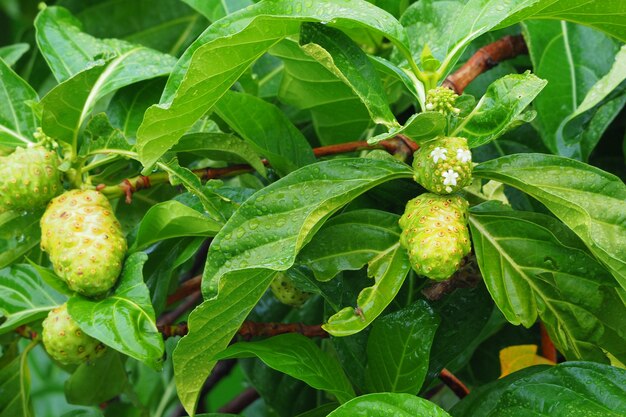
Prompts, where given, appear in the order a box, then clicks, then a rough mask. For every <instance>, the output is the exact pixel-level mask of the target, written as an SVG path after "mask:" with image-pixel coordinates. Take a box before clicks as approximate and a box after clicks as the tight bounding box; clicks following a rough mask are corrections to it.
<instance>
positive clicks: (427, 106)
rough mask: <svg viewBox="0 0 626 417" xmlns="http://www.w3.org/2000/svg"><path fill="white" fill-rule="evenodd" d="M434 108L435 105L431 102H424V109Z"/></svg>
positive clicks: (430, 109)
mask: <svg viewBox="0 0 626 417" xmlns="http://www.w3.org/2000/svg"><path fill="white" fill-rule="evenodd" d="M434 108H435V105H434V104H433V103H430V102H429V103H426V110H428V111H432V110H433V109H434Z"/></svg>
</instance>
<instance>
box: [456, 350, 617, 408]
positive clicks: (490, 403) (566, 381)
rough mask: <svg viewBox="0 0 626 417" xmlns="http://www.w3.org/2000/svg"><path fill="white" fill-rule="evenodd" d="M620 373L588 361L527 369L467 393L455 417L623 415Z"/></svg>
mask: <svg viewBox="0 0 626 417" xmlns="http://www.w3.org/2000/svg"><path fill="white" fill-rule="evenodd" d="M624 391H626V371H625V370H623V369H618V368H615V367H612V366H608V365H601V364H597V363H591V362H566V363H562V364H559V365H557V366H553V367H545V366H533V367H531V368H526V369H524V370H522V371H519V372H515V373H513V374H511V375H509V376H507V377H505V378H502V379H499V380H497V381H494V382H492V383H491V384H487V385H485V386H482V387H480V388H478V389H475V390H473V391H472V393H471V394H470V395H468V396H467V397H466V398H464V399H463V400H462V401H461V402H460V403H458V404H457V405H456V406H455V407H454V408H453V409H452V410H451V413H452V415H454V416H455V417H473V416H496V415H510V416H530V415H549V416H555V417H565V416H567V417H583V416H591V415H597V416H603V417H617V416H621V415H624V413H626V397H624Z"/></svg>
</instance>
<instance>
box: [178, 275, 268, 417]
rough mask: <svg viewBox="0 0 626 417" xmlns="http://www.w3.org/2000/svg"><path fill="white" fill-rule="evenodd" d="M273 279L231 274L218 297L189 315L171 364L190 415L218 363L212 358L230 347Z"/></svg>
mask: <svg viewBox="0 0 626 417" xmlns="http://www.w3.org/2000/svg"><path fill="white" fill-rule="evenodd" d="M274 275H275V272H274V271H268V270H265V269H255V270H244V271H238V272H235V273H233V274H230V275H228V276H226V277H225V278H224V280H222V282H221V285H220V293H219V297H217V298H215V299H212V300H207V301H204V302H203V303H202V304H200V305H199V306H198V307H196V309H195V310H193V311H192V312H191V314H190V315H189V319H188V327H189V333H188V334H187V336H185V337H183V338H182V339H181V340H180V341H179V342H178V345H177V346H176V349H174V353H173V355H172V360H173V363H174V376H175V378H176V392H177V393H178V398H180V401H181V403H182V405H183V407H185V410H187V412H188V413H189V414H190V415H193V414H194V410H195V408H196V404H197V402H198V396H199V395H200V391H201V390H202V386H203V384H204V381H205V380H206V378H207V377H208V376H209V374H210V373H211V370H212V369H213V367H214V366H215V363H216V362H217V361H216V360H215V359H213V357H214V356H215V355H217V354H218V353H219V352H221V351H223V350H224V349H226V347H227V346H228V345H229V344H230V341H231V340H232V338H233V336H234V334H235V333H236V332H237V330H239V328H240V327H241V323H243V321H244V320H245V318H246V317H247V316H248V314H249V313H250V311H251V310H252V308H253V307H254V306H255V305H256V303H257V302H258V301H259V299H260V298H261V296H262V295H263V294H264V293H265V291H266V290H267V288H268V287H269V285H270V282H271V281H272V279H273V278H274ZM207 335H210V337H208V338H207Z"/></svg>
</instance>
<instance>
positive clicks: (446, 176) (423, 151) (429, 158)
mask: <svg viewBox="0 0 626 417" xmlns="http://www.w3.org/2000/svg"><path fill="white" fill-rule="evenodd" d="M413 169H414V172H415V181H417V182H418V183H420V184H421V185H422V186H423V187H424V188H426V189H427V190H428V191H431V192H433V193H437V194H449V193H453V192H455V191H458V190H460V189H462V188H463V187H466V186H468V185H470V184H471V182H472V152H471V151H470V150H469V148H468V146H467V139H465V138H454V137H440V138H437V139H435V140H432V141H430V142H426V143H425V144H423V145H422V147H421V148H419V149H418V150H417V151H416V152H415V153H414V154H413Z"/></svg>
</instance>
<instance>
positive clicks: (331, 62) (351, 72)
mask: <svg viewBox="0 0 626 417" xmlns="http://www.w3.org/2000/svg"><path fill="white" fill-rule="evenodd" d="M300 45H301V47H302V49H303V50H304V52H306V53H307V54H308V55H309V56H311V57H312V58H314V59H315V60H316V61H317V62H319V63H320V64H322V65H323V66H324V68H326V69H327V70H329V71H330V72H331V73H332V74H333V75H335V76H336V77H337V78H339V79H340V80H341V81H343V82H344V84H346V85H348V86H349V87H350V88H351V89H352V91H354V93H355V94H356V95H357V96H358V97H359V98H360V99H361V102H362V103H363V104H364V105H365V107H366V108H367V110H368V111H369V114H370V117H371V118H372V120H373V121H374V123H376V124H383V125H385V126H387V127H392V126H397V125H398V122H397V121H396V118H395V117H394V115H393V113H392V112H391V109H390V108H389V103H388V101H387V95H386V93H385V90H384V88H383V84H382V82H381V80H380V78H379V77H378V73H377V72H376V69H375V68H374V65H372V63H371V62H370V60H369V59H368V57H367V55H366V54H365V52H363V50H362V49H361V48H360V47H359V46H358V45H357V44H356V43H355V42H354V41H353V40H352V39H350V38H349V37H348V35H345V34H344V33H343V32H341V31H340V30H337V29H334V28H331V27H328V26H326V25H322V24H316V23H304V24H303V25H302V28H301V31H300Z"/></svg>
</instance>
